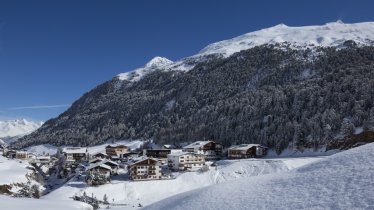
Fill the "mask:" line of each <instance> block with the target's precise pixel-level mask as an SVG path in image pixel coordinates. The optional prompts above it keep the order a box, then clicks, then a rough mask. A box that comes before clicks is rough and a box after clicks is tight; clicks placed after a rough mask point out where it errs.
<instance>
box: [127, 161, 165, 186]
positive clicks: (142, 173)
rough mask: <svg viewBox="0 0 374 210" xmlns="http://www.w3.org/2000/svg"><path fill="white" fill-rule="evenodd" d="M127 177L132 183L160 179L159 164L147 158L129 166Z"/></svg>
mask: <svg viewBox="0 0 374 210" xmlns="http://www.w3.org/2000/svg"><path fill="white" fill-rule="evenodd" d="M128 171H129V177H130V179H132V180H134V181H141V180H155V179H161V176H162V173H161V163H160V162H159V161H158V160H155V159H151V158H147V159H145V160H140V161H138V162H135V163H133V164H131V165H130V166H129V170H128Z"/></svg>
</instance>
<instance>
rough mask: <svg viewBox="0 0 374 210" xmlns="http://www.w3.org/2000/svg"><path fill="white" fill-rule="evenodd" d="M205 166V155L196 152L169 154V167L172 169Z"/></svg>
mask: <svg viewBox="0 0 374 210" xmlns="http://www.w3.org/2000/svg"><path fill="white" fill-rule="evenodd" d="M203 166H205V157H204V156H202V155H196V154H186V155H180V156H177V155H169V156H168V167H169V168H170V169H172V170H175V171H179V170H186V169H198V168H202V167H203Z"/></svg>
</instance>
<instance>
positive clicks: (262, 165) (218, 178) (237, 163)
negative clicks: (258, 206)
mask: <svg viewBox="0 0 374 210" xmlns="http://www.w3.org/2000/svg"><path fill="white" fill-rule="evenodd" d="M295 159H297V158H289V159H287V158H284V159H246V160H225V161H218V162H217V167H213V166H212V167H210V169H209V171H207V172H203V173H201V172H185V173H179V174H178V173H176V174H175V175H176V178H175V179H171V180H154V181H142V182H132V181H128V180H126V179H125V177H124V176H119V177H114V178H113V180H112V182H111V183H109V184H106V185H102V186H97V187H90V186H87V185H86V184H85V183H84V182H83V181H77V180H74V181H71V182H68V183H67V184H66V185H64V186H62V187H61V188H59V189H57V190H55V191H53V192H51V193H50V194H48V195H46V196H44V198H50V199H56V198H57V199H66V200H68V199H70V198H69V197H71V196H73V195H74V194H80V195H82V194H83V192H86V193H87V195H91V194H92V193H93V194H94V196H95V197H97V198H99V199H102V198H103V197H104V194H106V195H107V196H108V197H109V200H112V199H114V200H115V203H118V204H127V206H126V207H123V209H133V206H134V207H137V206H138V205H139V204H141V205H142V206H144V205H149V204H151V203H154V202H157V201H160V200H162V199H165V198H168V197H170V196H173V195H177V194H179V193H183V192H187V191H191V190H195V189H199V188H202V187H206V186H210V185H215V184H217V183H224V182H228V181H233V180H236V179H239V178H243V177H254V176H261V175H265V174H274V173H279V172H284V171H288V170H289V168H295V167H297V166H301V165H302V163H304V164H308V163H311V162H313V161H317V160H320V159H321V158H310V159H309V160H307V158H305V159H303V160H301V161H299V162H297V160H295ZM291 160H293V161H291ZM287 161H288V163H287Z"/></svg>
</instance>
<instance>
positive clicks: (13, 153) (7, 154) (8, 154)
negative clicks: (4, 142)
mask: <svg viewBox="0 0 374 210" xmlns="http://www.w3.org/2000/svg"><path fill="white" fill-rule="evenodd" d="M16 154H17V151H16V150H12V149H7V148H5V149H4V152H3V156H4V157H7V158H11V159H14V158H16Z"/></svg>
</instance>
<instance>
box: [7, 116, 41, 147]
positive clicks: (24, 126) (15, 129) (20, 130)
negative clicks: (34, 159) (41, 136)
mask: <svg viewBox="0 0 374 210" xmlns="http://www.w3.org/2000/svg"><path fill="white" fill-rule="evenodd" d="M42 124H43V122H34V121H29V120H26V119H16V120H3V121H0V139H1V140H0V143H4V142H8V143H9V142H12V141H15V140H17V139H18V138H20V137H22V136H24V135H26V134H30V133H32V132H33V131H35V130H36V129H38V128H39V127H40V126H42Z"/></svg>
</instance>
